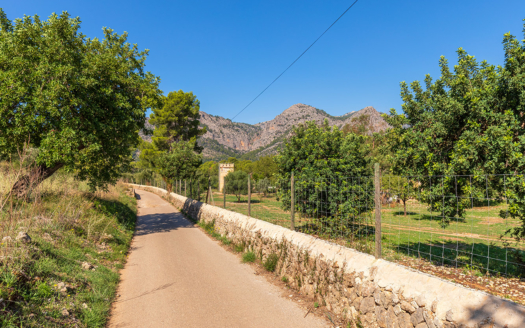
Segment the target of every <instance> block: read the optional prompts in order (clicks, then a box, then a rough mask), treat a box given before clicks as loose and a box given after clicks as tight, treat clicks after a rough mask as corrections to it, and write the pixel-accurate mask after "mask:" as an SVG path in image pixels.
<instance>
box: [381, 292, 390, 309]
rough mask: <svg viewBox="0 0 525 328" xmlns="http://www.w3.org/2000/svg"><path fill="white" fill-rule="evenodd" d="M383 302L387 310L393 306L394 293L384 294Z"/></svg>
mask: <svg viewBox="0 0 525 328" xmlns="http://www.w3.org/2000/svg"><path fill="white" fill-rule="evenodd" d="M381 301H382V302H383V306H384V307H385V309H387V308H388V307H389V306H391V305H392V293H391V292H384V293H383V298H382V300H381Z"/></svg>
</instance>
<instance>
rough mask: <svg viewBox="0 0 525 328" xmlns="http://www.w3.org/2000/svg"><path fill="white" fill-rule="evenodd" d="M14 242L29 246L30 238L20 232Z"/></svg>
mask: <svg viewBox="0 0 525 328" xmlns="http://www.w3.org/2000/svg"><path fill="white" fill-rule="evenodd" d="M16 240H18V241H19V242H21V243H23V244H29V243H30V242H31V237H29V235H28V234H27V233H26V232H24V231H20V232H19V233H18V236H16Z"/></svg>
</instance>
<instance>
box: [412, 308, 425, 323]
mask: <svg viewBox="0 0 525 328" xmlns="http://www.w3.org/2000/svg"><path fill="white" fill-rule="evenodd" d="M423 312H424V310H423V309H421V308H420V309H417V310H416V312H414V313H413V314H412V315H411V316H410V322H411V323H412V324H413V325H414V326H417V325H418V324H420V323H422V322H424V321H425V318H424V317H423Z"/></svg>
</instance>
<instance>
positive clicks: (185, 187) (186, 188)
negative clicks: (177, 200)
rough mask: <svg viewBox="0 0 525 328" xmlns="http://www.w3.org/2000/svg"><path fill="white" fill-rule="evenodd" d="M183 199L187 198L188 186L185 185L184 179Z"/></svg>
mask: <svg viewBox="0 0 525 328" xmlns="http://www.w3.org/2000/svg"><path fill="white" fill-rule="evenodd" d="M184 197H188V185H187V184H186V179H184Z"/></svg>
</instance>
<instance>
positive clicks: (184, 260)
mask: <svg viewBox="0 0 525 328" xmlns="http://www.w3.org/2000/svg"><path fill="white" fill-rule="evenodd" d="M137 193H138V194H139V196H140V199H139V201H138V206H139V215H138V222H137V231H136V235H135V238H134V240H133V244H132V248H131V253H130V256H129V259H128V262H127V263H126V266H125V268H124V269H123V270H122V276H121V278H122V281H121V283H120V286H119V291H118V293H119V294H120V295H121V296H120V297H118V300H117V301H116V302H115V303H114V306H113V309H112V315H111V318H110V323H109V327H115V328H116V327H141V328H142V327H327V325H326V323H325V321H323V320H322V319H319V318H316V317H314V316H313V315H311V314H310V315H308V316H307V317H306V318H304V315H305V310H304V309H301V308H300V307H299V306H298V305H297V304H296V303H294V302H292V301H290V300H287V299H285V298H283V297H281V296H280V295H281V294H282V290H281V289H280V288H278V287H276V286H274V285H272V284H270V283H269V282H267V281H266V279H265V278H264V277H260V276H257V275H255V274H254V270H253V269H252V268H251V266H249V265H246V264H242V263H240V261H239V258H238V257H237V256H235V255H234V254H232V253H230V252H228V251H226V250H224V249H223V248H222V247H221V246H219V245H218V243H217V242H216V241H214V240H212V239H210V238H209V237H208V236H206V235H205V234H204V233H203V232H202V231H201V230H199V229H197V228H195V227H194V226H193V225H192V224H191V223H190V222H189V221H187V220H186V219H184V217H183V216H182V214H180V213H179V212H178V211H177V210H176V209H175V208H174V207H173V206H171V205H170V204H169V203H168V202H166V201H165V200H163V199H162V198H160V197H158V196H157V195H155V194H152V193H149V192H146V191H142V190H138V191H137Z"/></svg>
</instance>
